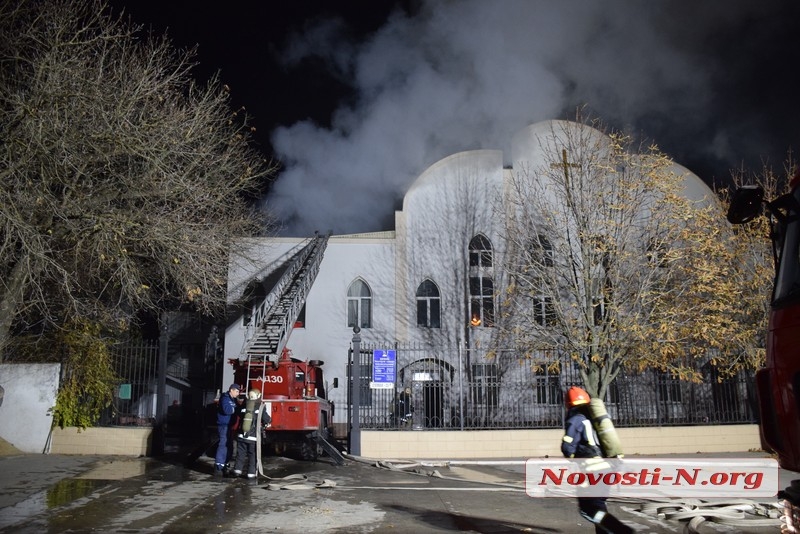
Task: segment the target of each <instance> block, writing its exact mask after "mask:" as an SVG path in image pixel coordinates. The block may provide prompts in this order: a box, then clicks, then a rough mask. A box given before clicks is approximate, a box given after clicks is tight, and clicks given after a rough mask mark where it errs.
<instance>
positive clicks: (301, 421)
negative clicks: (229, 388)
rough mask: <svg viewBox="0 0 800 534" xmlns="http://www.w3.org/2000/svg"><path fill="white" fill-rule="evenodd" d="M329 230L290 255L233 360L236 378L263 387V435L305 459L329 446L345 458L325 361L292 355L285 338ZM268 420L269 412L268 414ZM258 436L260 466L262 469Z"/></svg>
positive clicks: (251, 386)
mask: <svg viewBox="0 0 800 534" xmlns="http://www.w3.org/2000/svg"><path fill="white" fill-rule="evenodd" d="M328 238H329V235H324V236H322V235H319V234H317V235H316V236H315V237H314V238H312V239H311V240H310V242H309V243H308V244H306V245H305V246H304V247H303V248H302V249H301V250H299V251H298V252H297V253H295V254H294V255H293V256H292V257H291V258H289V259H288V260H287V261H286V262H285V264H284V266H282V268H283V272H282V273H281V274H280V277H279V279H278V281H277V282H276V283H275V285H274V286H273V287H272V289H271V290H270V292H269V294H268V295H267V296H266V298H264V300H263V301H262V302H261V303H259V304H258V305H257V306H256V307H255V308H254V309H253V311H252V316H251V322H250V329H251V331H250V332H251V333H250V336H249V337H247V338H246V340H245V343H244V346H243V347H242V353H241V356H244V358H241V359H233V360H231V361H230V363H231V364H232V365H233V368H234V378H235V380H236V383H242V384H246V386H245V389H246V390H251V389H258V390H259V391H261V409H260V410H259V412H258V413H259V417H258V425H259V428H260V427H261V419H262V413H263V414H266V415H268V416H269V420H268V423H269V424H268V426H267V428H266V429H265V431H264V435H263V437H264V439H265V440H266V442H267V443H269V445H270V446H271V447H272V448H273V449H275V450H276V452H281V451H289V450H291V449H298V448H299V449H300V454H301V456H303V457H304V458H309V459H310V458H316V456H317V455H318V453H319V452H321V451H325V452H327V453H328V455H329V456H330V457H331V458H332V459H333V460H334V461H335V462H336V463H340V464H341V463H343V462H344V457H343V456H342V455H341V453H340V452H339V450H338V449H337V448H336V447H335V446H334V445H333V444H332V443H331V442H330V439H331V434H332V432H331V430H330V429H331V428H332V427H331V424H332V419H333V403H331V402H330V401H328V400H327V398H326V394H325V382H324V379H323V373H322V365H323V362H322V361H320V360H310V361H301V360H295V359H294V358H291V356H290V353H289V351H288V350H287V349H286V343H287V341H288V339H289V336H290V334H291V332H292V329H293V328H294V325H295V322H296V321H297V318H298V316H299V314H300V311H301V310H302V308H303V305H304V304H305V302H306V299H307V298H308V293H309V291H310V290H311V286H312V285H313V283H314V280H315V279H316V277H317V274H318V272H319V267H320V264H321V263H322V257H323V253H324V252H325V248H326V246H327V243H328ZM264 419H265V420H266V417H264ZM260 445H261V442H260V441H259V452H258V459H259V471H260V472H262V474H263V471H261V451H260V449H261V447H260Z"/></svg>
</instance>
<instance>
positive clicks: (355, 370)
mask: <svg viewBox="0 0 800 534" xmlns="http://www.w3.org/2000/svg"><path fill="white" fill-rule="evenodd" d="M359 332H361V328H359V327H358V326H354V327H353V363H352V365H351V366H350V384H351V385H350V387H351V388H352V389H351V391H350V402H351V403H352V413H353V417H352V419H351V422H350V454H352V455H354V456H361V416H360V414H359V412H360V411H361V336H360V335H359Z"/></svg>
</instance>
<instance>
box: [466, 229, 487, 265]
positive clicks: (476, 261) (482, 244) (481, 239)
mask: <svg viewBox="0 0 800 534" xmlns="http://www.w3.org/2000/svg"><path fill="white" fill-rule="evenodd" d="M469 265H470V267H491V266H492V244H491V243H490V242H489V240H488V239H486V237H485V236H482V235H476V236H475V237H473V238H472V241H470V242H469Z"/></svg>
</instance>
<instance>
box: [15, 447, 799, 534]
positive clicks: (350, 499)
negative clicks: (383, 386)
mask: <svg viewBox="0 0 800 534" xmlns="http://www.w3.org/2000/svg"><path fill="white" fill-rule="evenodd" d="M212 465H213V460H212V459H211V458H208V457H206V456H203V457H200V458H199V459H198V460H196V461H194V462H192V463H191V464H189V465H187V464H186V462H185V461H184V459H183V458H182V457H181V455H180V454H175V455H172V456H170V455H167V456H165V457H162V458H159V459H154V458H126V457H97V456H95V457H91V456H61V455H28V454H20V455H12V456H7V457H0V531H2V532H15V533H20V532H22V533H26V532H37V533H39V532H50V533H62V532H64V533H66V532H142V533H150V532H153V533H155V532H167V533H169V532H173V533H182V532H187V533H188V532H192V533H212V532H279V533H287V534H294V533H297V534H300V533H302V534H307V533H332V534H338V533H341V534H344V533H381V532H392V533H437V532H477V533H505V532H529V533H548V534H552V533H573V532H593V531H594V530H593V528H592V526H591V525H588V524H587V522H586V521H585V520H583V519H582V518H581V517H580V516H579V515H578V512H577V507H576V505H575V501H574V500H573V499H566V498H560V499H559V498H550V499H532V498H530V497H528V496H527V495H526V494H525V491H524V465H523V464H522V460H519V461H511V462H508V463H506V464H498V463H488V462H487V463H476V464H474V465H449V464H441V465H436V464H434V465H416V466H415V465H409V464H407V463H406V464H394V466H393V465H392V464H378V463H376V462H369V461H366V460H364V461H359V460H356V459H352V458H350V459H348V461H347V462H346V463H345V465H341V466H337V465H334V464H333V463H332V462H329V461H327V460H326V459H323V460H320V461H318V462H301V461H294V460H289V459H285V458H267V459H265V462H264V474H265V475H267V477H269V478H264V477H260V478H259V480H258V481H257V482H252V481H248V480H245V479H227V478H215V477H213V476H212V475H211V468H212ZM397 466H400V467H402V469H396V468H395V469H392V468H391V467H397ZM787 476H789V475H787ZM285 477H290V478H285ZM775 502H777V499H776V500H775ZM642 504H643V503H641V502H637V501H609V508H610V509H611V511H612V512H614V513H616V515H618V517H619V518H620V519H621V520H622V521H624V522H625V523H626V524H628V526H630V527H632V528H633V529H634V531H635V532H637V533H677V532H684V527H685V526H686V524H687V523H686V521H670V520H665V519H660V518H658V517H654V516H652V515H648V514H645V513H642V512H641V511H639V509H640V508H641V507H642V506H641V505H642ZM753 519H755V518H754V517H753ZM766 521H770V523H769V524H768V525H767V526H756V523H755V522H753V523H751V524H750V525H752V527H751V526H727V525H722V524H713V525H712V524H710V523H709V522H706V523H704V524H703V525H701V527H700V528H699V530H698V532H752V533H754V534H756V533H758V534H760V533H766V532H779V527H778V521H777V520H774V519H773V520H769V519H767V520H766Z"/></svg>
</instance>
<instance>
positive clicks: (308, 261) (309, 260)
mask: <svg viewBox="0 0 800 534" xmlns="http://www.w3.org/2000/svg"><path fill="white" fill-rule="evenodd" d="M328 237H329V235H324V236H322V235H319V234H317V235H316V236H315V237H314V238H312V239H311V241H310V242H309V243H308V244H307V245H306V246H305V247H303V248H302V249H301V250H300V251H299V252H297V253H296V254H295V255H294V256H292V258H290V259H289V260H288V262H287V267H286V269H285V271H284V272H283V274H282V275H281V277H280V279H279V280H278V281H277V283H276V284H275V286H274V287H273V288H272V290H271V291H270V292H269V294H268V295H267V297H266V298H265V299H264V300H263V302H261V304H259V305H258V306H257V307H256V308H255V309H254V310H253V315H252V318H251V321H252V323H251V324H252V325H253V332H252V334H251V337H250V338H249V339H247V340H246V342H245V345H244V347H243V349H242V352H243V354H244V355H245V356H246V357H247V361H248V364H249V363H250V362H264V361H270V362H273V363H277V362H278V360H279V359H280V357H281V354H282V352H283V349H284V348H285V347H286V342H287V341H288V339H289V335H290V334H291V331H292V328H293V327H294V324H295V321H297V317H298V316H299V314H300V310H301V309H302V308H303V305H304V304H305V302H306V298H308V292H309V291H310V290H311V285H312V284H313V283H314V280H315V279H316V277H317V273H318V272H319V266H320V263H321V262H322V256H323V253H324V252H325V247H326V246H327V244H328Z"/></svg>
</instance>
